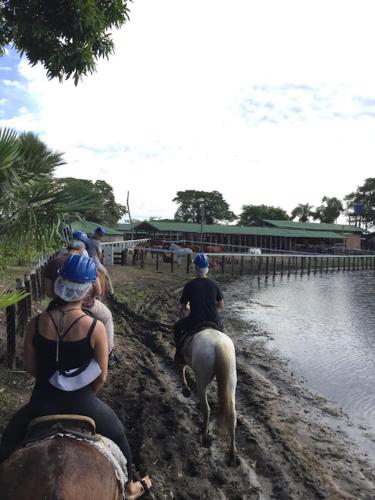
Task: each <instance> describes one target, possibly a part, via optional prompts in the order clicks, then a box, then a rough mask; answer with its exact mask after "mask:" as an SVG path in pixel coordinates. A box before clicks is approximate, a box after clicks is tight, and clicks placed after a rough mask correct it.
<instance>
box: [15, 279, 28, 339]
mask: <svg viewBox="0 0 375 500" xmlns="http://www.w3.org/2000/svg"><path fill="white" fill-rule="evenodd" d="M16 290H23V291H26V289H25V284H24V283H23V281H22V280H21V279H20V278H17V279H16ZM27 299H28V297H24V298H23V299H22V300H20V301H19V302H18V303H17V320H18V321H17V324H18V328H19V329H20V334H21V335H22V336H23V334H24V332H25V328H26V324H27V320H28V307H27Z"/></svg>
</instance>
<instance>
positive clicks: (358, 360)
mask: <svg viewBox="0 0 375 500" xmlns="http://www.w3.org/2000/svg"><path fill="white" fill-rule="evenodd" d="M254 283H255V282H254V281H252V286H250V287H249V289H250V300H249V302H247V305H246V307H245V309H243V312H242V314H243V316H244V319H247V320H251V321H254V322H256V323H257V324H258V325H259V326H260V327H261V328H262V329H264V330H266V331H267V332H269V333H270V334H271V338H272V340H270V341H269V346H270V347H271V348H275V349H276V350H277V351H278V352H279V353H280V354H281V355H282V357H284V358H286V359H287V360H288V362H289V365H290V367H291V368H292V369H293V371H294V372H295V374H296V375H298V376H300V377H302V378H303V379H304V380H305V383H306V385H307V387H308V388H309V389H311V390H313V391H315V392H317V393H319V394H320V395H322V396H324V397H325V398H327V399H329V400H331V401H334V402H335V403H337V404H338V405H339V406H340V407H341V408H343V410H344V411H345V412H346V413H347V414H348V415H349V416H350V417H351V418H352V419H353V420H354V421H357V422H358V423H362V424H363V425H366V426H368V427H370V428H372V430H373V429H374V428H375V425H374V423H375V273H374V272H363V271H360V272H359V271H358V272H351V273H346V274H344V273H327V274H322V275H320V274H318V275H315V276H314V275H310V276H307V275H304V276H302V277H301V276H300V275H297V276H294V275H292V276H291V277H289V278H285V277H284V278H282V279H280V277H277V278H276V279H275V280H268V281H267V282H266V283H265V282H264V281H263V280H262V281H261V283H260V285H259V286H257V285H255V284H254Z"/></svg>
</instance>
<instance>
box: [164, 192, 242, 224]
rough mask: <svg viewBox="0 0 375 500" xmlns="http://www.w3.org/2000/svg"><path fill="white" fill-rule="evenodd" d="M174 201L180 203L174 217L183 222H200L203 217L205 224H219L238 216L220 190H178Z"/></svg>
mask: <svg viewBox="0 0 375 500" xmlns="http://www.w3.org/2000/svg"><path fill="white" fill-rule="evenodd" d="M172 201H174V202H175V203H177V204H178V205H179V207H178V209H177V211H176V213H175V215H174V219H175V220H179V221H182V222H195V223H200V222H201V221H202V217H203V222H204V223H205V224H217V223H219V222H230V221H233V220H234V219H235V218H236V216H235V214H234V213H233V212H232V211H231V210H229V205H228V203H227V202H226V201H225V200H224V198H223V195H222V194H221V193H219V192H218V191H195V190H193V189H191V190H187V191H178V192H177V194H176V197H175V198H173V200H172Z"/></svg>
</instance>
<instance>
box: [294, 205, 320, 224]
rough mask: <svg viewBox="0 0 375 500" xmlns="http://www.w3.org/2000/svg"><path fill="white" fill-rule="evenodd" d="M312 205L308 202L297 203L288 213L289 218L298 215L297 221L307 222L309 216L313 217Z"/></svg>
mask: <svg viewBox="0 0 375 500" xmlns="http://www.w3.org/2000/svg"><path fill="white" fill-rule="evenodd" d="M313 208H314V207H313V206H312V205H309V204H308V203H299V204H298V205H297V206H296V207H295V208H294V209H293V210H292V213H291V215H290V219H291V220H294V219H295V218H296V217H298V222H309V219H310V217H313V216H314V214H315V212H314V211H313Z"/></svg>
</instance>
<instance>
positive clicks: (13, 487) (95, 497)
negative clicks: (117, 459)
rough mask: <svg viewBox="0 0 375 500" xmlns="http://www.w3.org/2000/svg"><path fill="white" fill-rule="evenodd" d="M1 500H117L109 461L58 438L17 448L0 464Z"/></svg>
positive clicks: (87, 446) (73, 441)
mask: <svg viewBox="0 0 375 500" xmlns="http://www.w3.org/2000/svg"><path fill="white" fill-rule="evenodd" d="M0 491H1V499H2V500H14V499H17V500H30V498H35V499H39V498H40V499H42V498H44V499H46V500H52V499H60V498H63V499H64V500H77V499H79V500H103V499H106V500H120V489H119V486H118V482H117V478H116V474H115V471H114V468H113V466H112V464H111V463H110V461H109V460H108V459H107V458H106V457H105V456H104V455H103V454H102V453H101V452H100V451H99V450H97V449H96V448H95V447H94V446H92V445H91V444H90V443H87V442H84V441H79V440H77V439H71V438H69V437H58V438H52V439H46V440H43V441H36V442H34V443H32V444H30V445H28V446H26V447H24V448H18V449H17V450H16V451H15V452H14V453H13V454H12V455H11V456H10V457H9V458H8V459H7V460H5V461H4V462H2V463H1V464H0Z"/></svg>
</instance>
